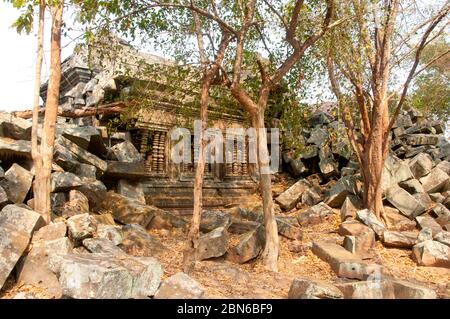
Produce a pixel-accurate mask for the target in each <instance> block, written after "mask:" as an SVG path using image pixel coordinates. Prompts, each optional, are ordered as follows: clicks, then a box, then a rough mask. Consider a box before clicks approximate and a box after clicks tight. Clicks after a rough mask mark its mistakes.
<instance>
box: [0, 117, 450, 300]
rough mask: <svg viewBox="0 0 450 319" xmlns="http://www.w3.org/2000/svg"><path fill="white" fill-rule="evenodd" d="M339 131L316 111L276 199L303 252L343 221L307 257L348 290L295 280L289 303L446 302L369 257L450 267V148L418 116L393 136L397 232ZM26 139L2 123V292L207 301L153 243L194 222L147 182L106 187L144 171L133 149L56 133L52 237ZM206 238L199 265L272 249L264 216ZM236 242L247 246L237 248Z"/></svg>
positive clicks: (213, 215)
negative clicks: (367, 195) (13, 287)
mask: <svg viewBox="0 0 450 319" xmlns="http://www.w3.org/2000/svg"><path fill="white" fill-rule="evenodd" d="M343 129H344V128H343V126H342V125H341V124H340V123H339V122H338V121H335V120H334V119H333V118H332V117H331V116H329V115H328V114H326V113H321V112H319V113H317V114H315V115H313V117H312V118H311V127H310V128H309V129H305V130H304V132H303V133H302V136H301V137H300V139H301V140H302V141H303V142H304V143H305V149H304V151H303V152H302V153H301V154H300V155H299V156H297V157H292V156H291V155H290V154H289V153H285V154H283V160H284V165H285V167H286V168H287V169H288V170H289V171H290V172H291V173H292V175H294V176H295V177H297V178H299V179H298V181H297V182H296V183H294V184H293V185H292V186H291V187H289V188H288V189H287V190H285V191H284V192H282V193H281V194H279V195H278V196H276V198H275V204H274V208H275V211H276V221H277V226H278V232H279V234H280V235H281V236H283V237H285V238H287V239H289V240H292V241H293V242H295V241H296V240H301V239H302V237H303V231H302V227H306V226H308V225H316V224H320V223H325V222H327V220H328V219H330V218H331V217H335V216H340V218H341V222H342V223H341V225H340V227H339V230H338V234H339V236H340V240H338V241H336V242H328V241H326V242H324V241H314V242H312V243H311V245H310V248H307V249H311V250H312V252H313V253H314V254H315V255H317V256H318V257H319V258H320V259H322V260H324V261H325V262H327V263H329V264H330V266H331V268H332V270H333V271H334V272H335V273H336V275H337V276H338V277H339V278H340V279H342V280H343V281H339V282H336V283H334V284H331V283H327V282H323V281H320V280H312V279H306V278H297V279H296V280H294V281H293V283H292V286H291V289H290V291H289V295H288V297H289V298H294V299H295V298H313V299H317V298H333V299H341V298H437V297H438V296H437V294H436V292H435V291H434V290H432V289H430V288H429V287H425V286H423V285H421V284H419V283H412V282H406V281H400V280H397V279H395V278H391V277H389V276H388V275H386V272H385V269H384V268H383V266H382V265H380V264H378V263H377V262H376V260H375V258H374V255H373V249H374V246H375V242H376V240H379V241H381V242H382V243H383V244H384V245H385V246H386V247H396V248H402V249H409V250H411V258H412V259H413V260H415V261H416V262H417V264H418V265H419V266H433V267H445V268H450V235H449V234H450V233H449V231H450V220H449V218H450V210H449V209H450V180H449V174H450V162H449V160H450V143H449V142H448V141H447V140H445V138H443V135H442V133H443V130H444V128H443V125H442V124H441V123H439V122H436V121H433V122H429V121H426V120H425V119H423V118H422V116H421V115H420V114H419V113H418V112H412V111H410V112H405V113H404V114H401V116H400V117H399V120H398V121H397V123H396V125H394V127H393V129H392V139H393V142H392V145H393V146H392V149H391V153H390V155H389V158H388V159H387V161H386V164H385V167H384V171H383V182H382V184H383V197H384V204H385V208H384V213H385V214H384V216H385V220H386V221H387V224H385V223H383V222H382V221H381V220H379V219H378V218H377V217H376V216H375V215H374V214H373V213H372V212H371V211H369V210H367V209H362V201H361V194H362V180H361V175H360V174H359V172H358V170H359V168H358V164H357V163H356V162H355V160H354V158H353V156H352V152H351V150H350V148H349V145H348V143H347V142H346V138H345V135H344V134H334V133H333V132H337V131H339V132H341V133H343ZM28 132H29V125H28V124H26V123H25V122H24V121H23V120H21V119H17V118H14V117H11V116H5V115H4V114H1V116H0V160H1V161H2V162H1V163H0V166H1V167H0V209H1V211H0V256H1V257H2V258H1V259H0V288H1V287H3V285H4V284H5V282H6V280H7V279H8V277H9V276H13V277H14V278H15V279H16V280H17V281H18V282H20V283H23V284H32V285H37V286H40V287H41V288H43V289H46V290H47V291H48V293H49V294H50V295H52V296H53V297H54V298H63V297H68V298H174V297H177V298H204V297H205V289H204V288H203V287H202V286H201V285H200V284H199V283H197V282H196V281H195V280H194V279H192V278H190V277H189V276H187V275H186V274H184V273H178V274H175V275H173V276H171V277H169V278H167V279H165V280H162V273H163V270H162V266H161V264H160V263H159V262H158V257H159V256H160V254H161V253H162V252H163V251H164V250H165V249H166V247H165V246H164V244H163V243H161V242H160V241H159V240H158V239H157V238H155V237H153V236H151V235H150V234H149V233H148V232H147V230H149V229H170V228H173V227H177V228H183V229H186V226H187V225H188V221H187V220H186V219H185V218H182V217H180V216H178V215H176V214H174V213H172V212H169V211H164V210H162V209H159V208H157V207H154V206H151V205H147V204H146V200H145V194H144V193H143V190H142V185H141V184H140V183H139V181H136V180H128V179H127V178H125V177H123V176H122V177H120V178H115V179H114V178H113V179H111V178H106V179H104V178H103V177H107V176H108V171H109V167H111V166H114V165H115V166H117V165H116V164H117V163H122V162H126V163H136V162H139V161H140V160H141V159H140V155H139V152H137V150H136V149H135V148H134V146H133V145H132V144H131V143H128V142H123V143H121V144H116V145H115V146H114V147H113V148H108V147H106V146H105V145H104V144H103V142H102V136H101V133H100V132H99V131H98V130H97V129H95V128H94V127H89V126H83V127H79V126H76V125H73V124H67V123H59V124H58V129H57V139H56V147H55V152H54V160H55V165H54V167H53V172H52V194H51V199H52V202H51V204H52V212H53V213H52V221H53V223H52V224H50V225H47V226H44V223H43V221H42V219H41V218H40V216H39V214H37V213H36V212H34V211H33V198H32V182H33V178H34V170H33V164H32V161H31V155H30V149H31V147H30V136H29V133H28ZM111 154H113V156H111ZM111 158H115V159H116V161H115V162H114V161H110V159H111ZM107 159H109V160H107ZM117 160H118V161H117ZM106 181H108V182H107V183H106ZM105 183H106V184H105ZM338 209H340V213H339V211H338ZM200 230H201V236H200V239H199V245H198V250H197V257H198V259H199V260H205V259H211V258H219V259H226V260H229V261H231V262H234V263H238V264H242V263H246V262H249V261H251V260H254V259H255V258H257V257H258V256H259V255H260V254H261V252H262V250H263V248H264V243H265V232H264V225H263V216H262V207H261V206H259V207H254V208H252V209H246V208H243V207H234V208H229V209H223V210H221V211H218V210H216V211H207V210H206V211H204V212H203V215H202V220H201V225H200ZM232 234H235V235H238V239H237V241H233V242H231V241H230V240H229V238H230V235H232Z"/></svg>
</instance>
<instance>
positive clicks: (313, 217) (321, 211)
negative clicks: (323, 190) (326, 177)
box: [297, 202, 334, 226]
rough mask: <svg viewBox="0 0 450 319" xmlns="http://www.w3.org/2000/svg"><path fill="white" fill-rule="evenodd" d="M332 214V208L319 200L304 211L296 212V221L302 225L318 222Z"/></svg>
mask: <svg viewBox="0 0 450 319" xmlns="http://www.w3.org/2000/svg"><path fill="white" fill-rule="evenodd" d="M332 215H334V211H333V209H332V208H331V207H330V206H328V205H327V204H325V203H324V202H321V203H319V204H317V205H314V206H313V207H310V208H309V209H308V210H307V211H306V212H300V213H298V214H297V220H298V223H299V224H300V225H302V226H306V225H315V224H319V223H321V222H323V221H325V220H327V219H328V218H330V217H331V216H332Z"/></svg>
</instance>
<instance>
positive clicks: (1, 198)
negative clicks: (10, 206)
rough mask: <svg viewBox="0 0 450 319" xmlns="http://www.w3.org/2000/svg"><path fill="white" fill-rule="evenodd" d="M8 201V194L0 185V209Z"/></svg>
mask: <svg viewBox="0 0 450 319" xmlns="http://www.w3.org/2000/svg"><path fill="white" fill-rule="evenodd" d="M8 202H9V199H8V194H6V192H5V190H4V189H3V187H1V186H0V209H2V208H3V207H4V206H5V205H6V204H7V203H8Z"/></svg>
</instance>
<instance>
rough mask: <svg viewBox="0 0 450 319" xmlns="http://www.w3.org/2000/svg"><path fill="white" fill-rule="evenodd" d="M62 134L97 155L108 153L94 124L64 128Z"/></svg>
mask: <svg viewBox="0 0 450 319" xmlns="http://www.w3.org/2000/svg"><path fill="white" fill-rule="evenodd" d="M62 136H64V137H65V138H67V139H68V140H70V141H71V142H73V143H75V144H77V145H78V146H80V147H81V148H83V149H85V150H88V151H90V152H91V153H94V154H96V155H103V154H106V153H107V149H106V147H105V144H104V143H103V139H102V137H101V135H100V132H99V131H98V130H97V129H96V128H95V127H93V126H74V127H67V128H64V129H63V132H62Z"/></svg>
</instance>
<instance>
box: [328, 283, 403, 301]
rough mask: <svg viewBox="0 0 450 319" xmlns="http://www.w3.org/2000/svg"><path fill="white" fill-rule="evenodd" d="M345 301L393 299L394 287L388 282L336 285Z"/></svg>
mask: <svg viewBox="0 0 450 319" xmlns="http://www.w3.org/2000/svg"><path fill="white" fill-rule="evenodd" d="M336 287H338V288H339V289H340V290H341V291H342V293H343V294H344V298H345V299H394V298H395V292H394V286H393V284H392V282H391V281H389V280H373V281H357V282H349V283H344V284H336Z"/></svg>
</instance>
